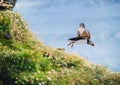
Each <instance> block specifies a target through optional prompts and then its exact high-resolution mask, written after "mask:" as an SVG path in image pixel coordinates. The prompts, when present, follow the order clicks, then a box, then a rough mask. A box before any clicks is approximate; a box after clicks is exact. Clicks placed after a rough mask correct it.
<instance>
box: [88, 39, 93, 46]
mask: <svg viewBox="0 0 120 85" xmlns="http://www.w3.org/2000/svg"><path fill="white" fill-rule="evenodd" d="M87 44H89V45H91V46H95V45H94V43H93V42H92V41H91V40H89V42H88V43H87Z"/></svg>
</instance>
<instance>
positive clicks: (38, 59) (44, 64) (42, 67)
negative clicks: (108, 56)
mask: <svg viewBox="0 0 120 85" xmlns="http://www.w3.org/2000/svg"><path fill="white" fill-rule="evenodd" d="M0 85H120V73H114V72H111V71H109V70H107V69H106V68H105V67H103V66H99V65H94V64H91V63H89V62H88V61H87V60H85V59H83V58H81V57H80V56H77V55H73V54H67V53H65V52H64V51H62V50H58V49H55V48H51V47H49V46H46V45H44V44H42V43H41V42H39V41H38V40H37V39H36V38H35V37H34V36H33V34H32V33H31V32H30V31H29V30H28V28H27V26H26V24H25V23H24V22H23V20H22V18H21V17H20V15H19V14H18V13H13V12H11V11H0Z"/></svg>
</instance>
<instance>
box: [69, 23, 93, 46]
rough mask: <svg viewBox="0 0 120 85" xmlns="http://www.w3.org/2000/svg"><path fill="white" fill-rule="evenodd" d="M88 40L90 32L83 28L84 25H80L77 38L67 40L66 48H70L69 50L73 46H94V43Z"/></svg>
mask: <svg viewBox="0 0 120 85" xmlns="http://www.w3.org/2000/svg"><path fill="white" fill-rule="evenodd" d="M90 38H91V36H90V32H89V31H88V30H87V29H86V28H85V24H84V23H80V24H79V26H78V31H77V37H73V38H69V39H68V41H69V44H68V46H71V48H73V45H74V44H88V45H91V46H94V43H93V42H92V41H91V40H90Z"/></svg>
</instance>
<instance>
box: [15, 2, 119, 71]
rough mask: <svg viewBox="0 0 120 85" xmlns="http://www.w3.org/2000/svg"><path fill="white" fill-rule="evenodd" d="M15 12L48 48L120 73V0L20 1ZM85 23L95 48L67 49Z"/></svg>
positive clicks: (76, 46)
mask: <svg viewBox="0 0 120 85" xmlns="http://www.w3.org/2000/svg"><path fill="white" fill-rule="evenodd" d="M14 11H17V12H19V13H20V14H21V16H22V17H23V19H24V20H25V22H26V23H28V27H29V29H30V30H31V31H32V32H33V33H35V34H36V35H37V37H38V38H39V39H40V40H41V41H42V42H43V43H45V44H46V45H49V46H52V47H55V48H58V47H60V48H65V49H66V52H69V53H74V54H79V55H80V56H82V57H84V58H86V59H87V60H89V61H90V62H92V63H95V64H101V65H105V66H107V67H108V68H109V69H111V70H113V71H120V66H119V65H120V0H18V2H17V4H16V6H15V8H14ZM81 22H83V23H85V25H86V28H87V29H88V30H89V31H90V33H91V40H92V41H93V42H94V43H95V47H92V46H89V45H86V44H85V45H75V46H74V48H73V49H71V48H70V47H68V46H67V44H68V41H67V39H68V38H71V37H75V36H76V35H77V34H76V33H77V29H78V25H79V24H80V23H81Z"/></svg>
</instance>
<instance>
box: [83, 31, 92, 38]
mask: <svg viewBox="0 0 120 85" xmlns="http://www.w3.org/2000/svg"><path fill="white" fill-rule="evenodd" d="M82 36H83V37H84V38H86V39H90V32H89V31H88V30H85V31H84V32H83V35H82Z"/></svg>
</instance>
